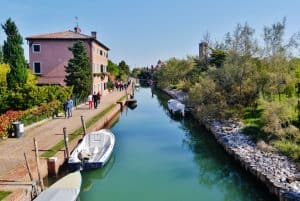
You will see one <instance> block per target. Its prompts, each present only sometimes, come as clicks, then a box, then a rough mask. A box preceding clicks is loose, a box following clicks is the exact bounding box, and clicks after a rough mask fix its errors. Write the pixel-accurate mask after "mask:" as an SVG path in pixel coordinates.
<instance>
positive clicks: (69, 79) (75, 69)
mask: <svg viewBox="0 0 300 201" xmlns="http://www.w3.org/2000/svg"><path fill="white" fill-rule="evenodd" d="M69 50H70V51H72V53H73V58H71V59H70V60H69V62H68V66H66V67H65V71H66V73H67V76H66V78H65V82H66V84H67V86H73V87H74V88H73V92H74V94H75V96H76V97H77V98H80V99H83V98H85V97H86V96H88V94H89V93H90V92H91V89H92V68H91V66H90V63H89V58H88V56H87V52H86V49H85V46H84V43H83V42H82V41H77V42H75V43H74V44H73V46H72V47H71V48H69Z"/></svg>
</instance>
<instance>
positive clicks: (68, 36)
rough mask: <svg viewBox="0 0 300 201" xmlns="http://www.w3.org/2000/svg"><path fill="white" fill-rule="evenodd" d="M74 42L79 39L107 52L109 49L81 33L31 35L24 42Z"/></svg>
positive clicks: (64, 32) (65, 32)
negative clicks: (98, 46) (100, 47)
mask: <svg viewBox="0 0 300 201" xmlns="http://www.w3.org/2000/svg"><path fill="white" fill-rule="evenodd" d="M63 39H65V40H76V39H81V40H93V41H95V42H96V43H98V44H99V45H100V46H102V47H103V48H104V49H106V50H109V48H108V47H107V46H106V45H104V44H103V43H101V42H100V41H98V40H97V39H95V38H94V37H92V36H88V35H85V34H81V33H76V32H74V31H70V30H69V31H63V32H55V33H47V34H40V35H33V36H29V37H26V40H63Z"/></svg>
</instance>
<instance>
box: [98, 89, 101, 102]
mask: <svg viewBox="0 0 300 201" xmlns="http://www.w3.org/2000/svg"><path fill="white" fill-rule="evenodd" d="M97 97H98V105H99V104H100V98H101V93H100V91H98V93H97Z"/></svg>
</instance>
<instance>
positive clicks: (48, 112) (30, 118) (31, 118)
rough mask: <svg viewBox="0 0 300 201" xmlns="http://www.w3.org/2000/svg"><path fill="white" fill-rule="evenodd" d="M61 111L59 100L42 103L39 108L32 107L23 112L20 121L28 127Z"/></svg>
mask: <svg viewBox="0 0 300 201" xmlns="http://www.w3.org/2000/svg"><path fill="white" fill-rule="evenodd" d="M61 109H62V104H61V102H60V101H59V100H54V101H51V102H50V103H43V104H42V105H41V106H39V107H34V108H31V109H28V110H26V111H24V115H23V117H22V121H23V123H24V124H25V125H30V124H32V123H35V122H37V121H40V120H42V119H45V118H48V117H52V116H54V114H57V113H58V112H59V111H60V110H61Z"/></svg>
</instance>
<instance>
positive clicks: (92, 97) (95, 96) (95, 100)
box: [88, 92, 101, 109]
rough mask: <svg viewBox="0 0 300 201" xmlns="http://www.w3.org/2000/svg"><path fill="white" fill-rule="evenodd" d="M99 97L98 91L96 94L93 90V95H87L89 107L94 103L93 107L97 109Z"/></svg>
mask: <svg viewBox="0 0 300 201" xmlns="http://www.w3.org/2000/svg"><path fill="white" fill-rule="evenodd" d="M100 97H101V94H100V92H98V93H97V94H96V92H94V94H93V95H92V94H90V95H89V96H88V102H89V109H92V108H93V105H94V109H97V107H98V104H100Z"/></svg>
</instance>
